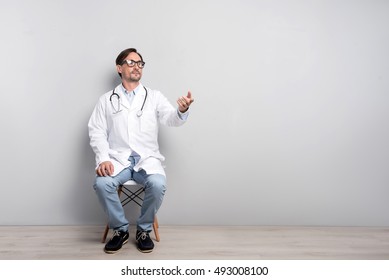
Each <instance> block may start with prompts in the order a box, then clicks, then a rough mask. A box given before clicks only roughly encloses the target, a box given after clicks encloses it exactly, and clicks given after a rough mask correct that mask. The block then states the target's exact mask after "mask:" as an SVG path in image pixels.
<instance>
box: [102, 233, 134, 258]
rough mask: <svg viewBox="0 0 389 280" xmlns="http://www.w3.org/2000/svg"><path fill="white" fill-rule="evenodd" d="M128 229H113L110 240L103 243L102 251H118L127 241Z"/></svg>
mask: <svg viewBox="0 0 389 280" xmlns="http://www.w3.org/2000/svg"><path fill="white" fill-rule="evenodd" d="M128 236H129V235H128V231H118V230H115V231H114V233H113V236H112V238H111V240H110V241H108V242H107V244H105V247H104V252H106V253H107V254H114V253H116V252H118V251H119V250H120V249H121V248H122V246H123V244H126V243H127V242H128Z"/></svg>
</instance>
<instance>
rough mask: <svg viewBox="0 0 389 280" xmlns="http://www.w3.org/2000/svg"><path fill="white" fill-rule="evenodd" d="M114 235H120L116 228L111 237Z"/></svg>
mask: <svg viewBox="0 0 389 280" xmlns="http://www.w3.org/2000/svg"><path fill="white" fill-rule="evenodd" d="M115 236H120V233H119V231H118V230H114V231H113V234H112V237H111V239H113V238H114V237H115Z"/></svg>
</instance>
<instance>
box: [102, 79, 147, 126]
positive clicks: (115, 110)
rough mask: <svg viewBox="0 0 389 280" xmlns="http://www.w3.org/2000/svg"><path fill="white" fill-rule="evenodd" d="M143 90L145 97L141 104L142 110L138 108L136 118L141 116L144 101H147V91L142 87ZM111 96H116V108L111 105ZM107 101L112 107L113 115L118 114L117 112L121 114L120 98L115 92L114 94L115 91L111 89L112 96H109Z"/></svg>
mask: <svg viewBox="0 0 389 280" xmlns="http://www.w3.org/2000/svg"><path fill="white" fill-rule="evenodd" d="M143 88H144V89H145V91H146V95H145V99H143V104H142V108H140V110H139V111H138V112H137V113H136V116H137V117H138V118H140V117H141V116H142V114H143V107H144V106H145V103H146V100H147V89H146V88H145V87H144V86H143ZM113 96H116V98H117V100H118V102H117V105H118V106H117V108H115V106H114V105H113V101H112V97H113ZM109 101H110V102H111V105H112V108H113V110H114V112H113V113H114V114H117V113H119V112H121V111H122V109H121V108H120V104H121V102H120V96H119V94H117V93H116V92H115V89H113V90H112V94H111V96H110V97H109Z"/></svg>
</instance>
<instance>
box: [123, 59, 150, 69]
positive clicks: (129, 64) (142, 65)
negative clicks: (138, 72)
mask: <svg viewBox="0 0 389 280" xmlns="http://www.w3.org/2000/svg"><path fill="white" fill-rule="evenodd" d="M124 63H126V64H127V65H128V67H134V66H135V64H136V65H138V67H139V68H143V67H145V64H146V62H144V61H142V60H139V61H135V60H132V59H131V60H129V59H125V60H124V61H123V63H122V65H123V64H124Z"/></svg>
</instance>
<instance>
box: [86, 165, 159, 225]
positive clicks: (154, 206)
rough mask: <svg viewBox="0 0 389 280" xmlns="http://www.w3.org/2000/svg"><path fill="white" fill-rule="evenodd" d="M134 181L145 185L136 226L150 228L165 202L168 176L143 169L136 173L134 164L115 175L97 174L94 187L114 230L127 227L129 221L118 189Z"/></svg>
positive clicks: (109, 223)
mask: <svg viewBox="0 0 389 280" xmlns="http://www.w3.org/2000/svg"><path fill="white" fill-rule="evenodd" d="M131 179H132V180H134V181H135V182H137V183H138V184H141V185H142V186H144V188H145V194H144V199H143V204H142V207H141V213H140V216H139V218H138V220H137V229H138V230H144V231H151V229H152V225H153V222H154V216H155V214H156V213H157V211H158V209H159V207H160V206H161V204H162V200H163V196H164V194H165V191H166V178H165V176H163V175H161V174H150V175H149V174H147V173H146V172H145V171H144V170H139V172H135V171H134V170H133V167H132V166H130V167H127V168H125V169H123V170H122V171H121V172H120V173H119V174H117V175H116V176H113V177H111V176H105V177H104V176H97V177H96V181H95V184H94V185H93V188H94V189H95V191H96V194H97V196H98V198H99V201H100V204H101V205H102V206H103V209H104V211H105V213H106V214H107V215H108V225H109V227H110V228H112V229H114V230H122V231H127V230H128V220H127V219H126V217H125V213H124V209H123V206H122V204H121V202H120V199H119V196H118V193H117V189H118V187H119V186H120V185H121V184H123V183H125V182H127V181H128V180H131Z"/></svg>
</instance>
